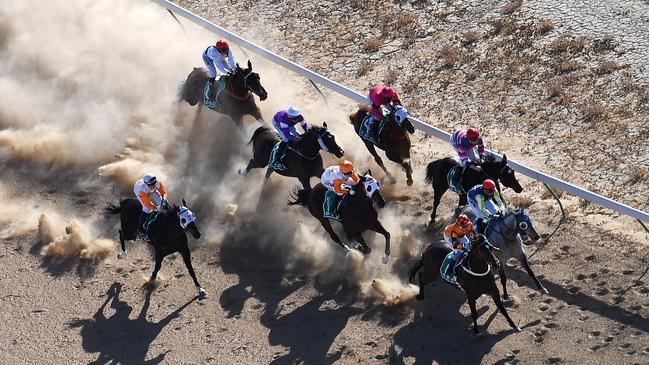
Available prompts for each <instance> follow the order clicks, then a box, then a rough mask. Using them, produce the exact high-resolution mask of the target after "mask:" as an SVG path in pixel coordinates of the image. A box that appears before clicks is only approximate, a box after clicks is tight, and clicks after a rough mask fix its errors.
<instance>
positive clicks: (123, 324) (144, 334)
mask: <svg viewBox="0 0 649 365" xmlns="http://www.w3.org/2000/svg"><path fill="white" fill-rule="evenodd" d="M121 290H122V284H121V283H118V282H115V283H113V284H112V285H111V287H110V289H108V292H107V297H106V300H105V301H104V303H103V304H102V305H101V306H100V307H99V309H98V310H97V312H96V313H95V315H94V316H93V318H90V319H77V320H74V321H71V322H69V323H68V327H69V328H81V337H82V346H83V349H84V351H86V352H87V353H94V352H98V353H99V357H98V358H97V360H95V361H93V362H91V364H106V363H120V364H159V363H161V362H163V361H164V358H165V356H166V354H167V352H162V353H160V354H158V355H157V356H155V357H153V358H152V359H150V360H147V361H145V359H146V357H147V353H148V351H149V348H150V346H151V343H152V342H153V341H154V340H155V339H156V337H157V336H158V335H159V334H160V332H162V330H163V329H164V328H165V327H166V326H167V325H168V324H169V323H170V322H171V321H172V320H174V319H175V318H178V317H179V316H180V313H181V312H182V311H183V310H184V309H185V308H187V307H188V306H189V305H190V304H191V303H192V302H194V301H195V300H196V298H193V299H191V300H189V301H188V302H187V303H185V304H183V305H182V306H181V307H179V308H178V309H176V310H175V311H173V312H172V313H170V314H169V315H167V316H166V317H165V318H163V319H162V320H160V321H158V322H157V323H153V322H149V321H147V320H146V314H147V311H148V309H149V306H150V304H151V295H152V293H153V290H147V291H145V301H144V305H143V306H142V309H141V310H140V313H139V314H138V317H137V318H136V319H130V318H129V315H130V314H131V312H132V311H133V308H132V307H131V306H130V305H128V303H127V302H125V301H123V300H120V298H119V294H120V292H121ZM109 302H110V308H112V309H114V310H115V314H113V315H112V316H110V317H106V315H105V314H104V310H105V308H106V306H107V305H108V303H109Z"/></svg>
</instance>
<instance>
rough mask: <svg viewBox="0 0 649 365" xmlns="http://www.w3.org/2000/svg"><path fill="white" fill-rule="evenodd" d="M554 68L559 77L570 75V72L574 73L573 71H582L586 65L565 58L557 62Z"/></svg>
mask: <svg viewBox="0 0 649 365" xmlns="http://www.w3.org/2000/svg"><path fill="white" fill-rule="evenodd" d="M553 67H554V72H555V73H556V74H557V75H561V74H566V73H570V72H573V71H577V70H580V69H582V68H584V65H583V64H582V63H579V62H577V61H575V60H571V59H569V58H565V57H564V58H561V59H559V60H557V61H556V62H555V63H554V64H553Z"/></svg>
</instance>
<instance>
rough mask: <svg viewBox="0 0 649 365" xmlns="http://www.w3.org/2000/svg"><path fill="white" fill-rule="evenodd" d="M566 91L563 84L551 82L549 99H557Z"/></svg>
mask: <svg viewBox="0 0 649 365" xmlns="http://www.w3.org/2000/svg"><path fill="white" fill-rule="evenodd" d="M564 94H565V93H564V91H563V88H562V87H561V85H559V84H558V83H556V82H552V83H550V86H549V87H548V99H550V100H552V99H557V98H559V97H561V96H563V95H564Z"/></svg>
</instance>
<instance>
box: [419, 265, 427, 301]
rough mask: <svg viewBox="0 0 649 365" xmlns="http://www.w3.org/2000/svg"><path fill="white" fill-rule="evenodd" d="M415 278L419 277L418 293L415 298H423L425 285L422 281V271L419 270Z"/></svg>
mask: <svg viewBox="0 0 649 365" xmlns="http://www.w3.org/2000/svg"><path fill="white" fill-rule="evenodd" d="M417 278H418V279H419V294H417V300H424V286H425V285H426V283H425V282H424V273H422V272H421V271H420V272H419V273H417Z"/></svg>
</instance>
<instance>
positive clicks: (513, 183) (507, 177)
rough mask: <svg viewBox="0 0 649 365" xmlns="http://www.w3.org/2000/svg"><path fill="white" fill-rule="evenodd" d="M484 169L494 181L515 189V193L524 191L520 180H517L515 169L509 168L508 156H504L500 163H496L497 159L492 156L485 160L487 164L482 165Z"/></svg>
mask: <svg viewBox="0 0 649 365" xmlns="http://www.w3.org/2000/svg"><path fill="white" fill-rule="evenodd" d="M482 169H483V171H484V172H485V173H486V174H487V176H489V177H490V178H493V179H494V180H499V181H500V182H501V183H503V185H505V186H506V187H508V188H511V189H513V190H514V191H515V192H517V193H520V192H521V191H523V187H522V186H521V184H520V183H519V182H518V180H516V175H515V174H514V169H512V168H511V167H509V165H508V164H507V156H506V155H503V158H502V160H500V161H496V158H495V157H493V156H490V157H489V158H487V159H485V162H484V163H483V164H482Z"/></svg>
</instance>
